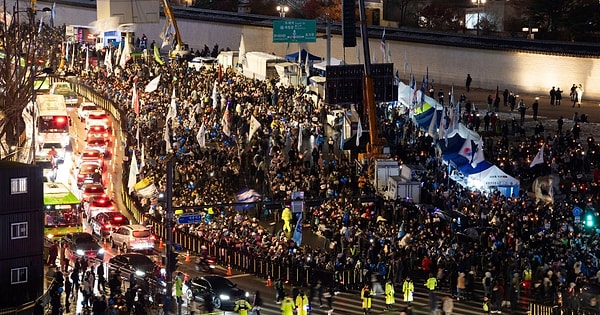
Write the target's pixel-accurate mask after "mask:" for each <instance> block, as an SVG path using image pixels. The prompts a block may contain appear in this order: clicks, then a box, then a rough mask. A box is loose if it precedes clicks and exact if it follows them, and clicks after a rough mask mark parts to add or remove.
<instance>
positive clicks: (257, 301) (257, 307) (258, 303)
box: [252, 290, 263, 315]
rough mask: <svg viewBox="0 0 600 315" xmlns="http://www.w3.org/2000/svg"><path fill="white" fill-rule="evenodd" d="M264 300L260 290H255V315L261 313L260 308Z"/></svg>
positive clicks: (253, 306) (253, 307) (253, 302)
mask: <svg viewBox="0 0 600 315" xmlns="http://www.w3.org/2000/svg"><path fill="white" fill-rule="evenodd" d="M262 304H263V300H262V298H261V297H260V291H258V290H256V292H254V300H253V301H252V311H253V312H254V314H255V315H260V308H261V307H262Z"/></svg>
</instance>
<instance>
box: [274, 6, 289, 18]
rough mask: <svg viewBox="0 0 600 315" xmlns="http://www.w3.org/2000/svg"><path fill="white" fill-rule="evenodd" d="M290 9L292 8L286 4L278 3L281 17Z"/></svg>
mask: <svg viewBox="0 0 600 315" xmlns="http://www.w3.org/2000/svg"><path fill="white" fill-rule="evenodd" d="M289 10H290V8H289V7H288V6H287V5H285V4H278V5H277V12H279V17H280V18H285V14H286V13H287V12H288V11H289Z"/></svg>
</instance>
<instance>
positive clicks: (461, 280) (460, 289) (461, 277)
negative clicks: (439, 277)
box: [456, 272, 467, 301]
mask: <svg viewBox="0 0 600 315" xmlns="http://www.w3.org/2000/svg"><path fill="white" fill-rule="evenodd" d="M466 288H467V284H466V278H465V273H464V272H459V273H458V277H457V278H456V300H457V301H460V299H461V298H464V292H465V289H466Z"/></svg>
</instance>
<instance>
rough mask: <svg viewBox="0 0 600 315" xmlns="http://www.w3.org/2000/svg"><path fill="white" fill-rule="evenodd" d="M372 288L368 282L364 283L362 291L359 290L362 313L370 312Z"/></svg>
mask: <svg viewBox="0 0 600 315" xmlns="http://www.w3.org/2000/svg"><path fill="white" fill-rule="evenodd" d="M372 296H373V290H372V289H371V288H370V287H369V285H368V284H365V286H364V287H363V289H362V291H360V298H361V300H362V309H363V313H364V315H369V314H370V313H371V302H372Z"/></svg>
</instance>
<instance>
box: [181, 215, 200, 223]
mask: <svg viewBox="0 0 600 315" xmlns="http://www.w3.org/2000/svg"><path fill="white" fill-rule="evenodd" d="M200 222H202V215H200V214H197V213H192V214H182V215H180V216H179V217H178V218H177V224H195V223H200Z"/></svg>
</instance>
